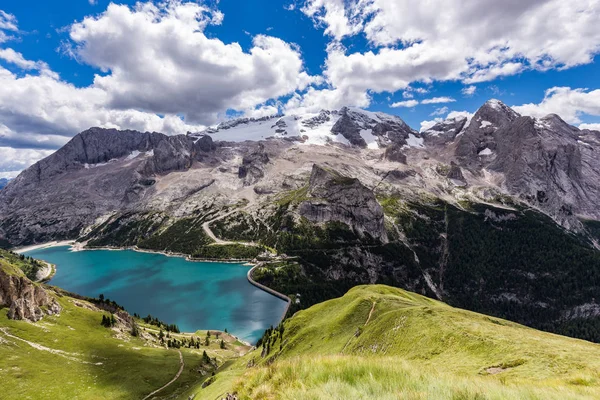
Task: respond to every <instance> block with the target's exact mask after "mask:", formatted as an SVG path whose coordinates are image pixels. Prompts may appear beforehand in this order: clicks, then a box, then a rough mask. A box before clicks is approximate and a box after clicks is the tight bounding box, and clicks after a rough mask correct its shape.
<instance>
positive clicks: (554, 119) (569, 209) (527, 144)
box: [489, 115, 600, 228]
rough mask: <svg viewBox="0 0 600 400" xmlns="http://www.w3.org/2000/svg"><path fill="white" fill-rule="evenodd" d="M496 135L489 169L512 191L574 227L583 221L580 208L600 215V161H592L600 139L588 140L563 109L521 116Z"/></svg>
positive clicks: (590, 214) (586, 213)
mask: <svg viewBox="0 0 600 400" xmlns="http://www.w3.org/2000/svg"><path fill="white" fill-rule="evenodd" d="M494 137H495V142H496V144H497V147H496V149H495V150H496V151H495V153H496V155H495V157H494V160H493V161H492V162H491V163H490V165H489V169H490V170H492V171H497V172H501V173H502V174H503V175H504V178H505V180H504V186H505V187H506V188H507V189H508V191H509V192H510V193H511V194H514V195H517V196H520V197H521V198H524V199H525V200H526V201H527V202H528V203H530V204H532V205H535V206H536V207H538V208H540V209H542V210H544V211H545V212H547V213H548V214H550V215H551V216H552V217H554V218H555V219H556V220H557V221H559V222H560V223H561V224H562V225H563V226H565V227H568V228H576V227H577V226H578V221H577V218H575V217H574V215H575V214H577V215H579V216H583V217H585V218H591V219H598V218H600V174H599V173H598V172H599V171H598V168H597V166H596V165H597V163H596V162H593V161H592V162H590V161H591V158H592V154H594V152H595V151H597V150H600V147H598V146H597V143H594V142H593V141H592V140H589V138H588V140H589V143H588V142H585V141H583V140H582V138H581V135H580V131H579V130H578V129H577V128H574V127H572V126H570V125H568V124H567V123H566V122H564V121H563V120H562V119H561V118H560V117H558V116H557V115H549V116H547V117H545V118H542V119H533V118H530V117H519V118H517V119H516V120H514V121H512V122H511V123H510V124H506V125H504V126H503V127H501V128H500V129H498V130H497V131H496V132H495V134H494ZM584 154H585V156H584ZM584 158H585V159H586V160H587V162H584Z"/></svg>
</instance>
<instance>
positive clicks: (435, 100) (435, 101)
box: [390, 92, 456, 115]
mask: <svg viewBox="0 0 600 400" xmlns="http://www.w3.org/2000/svg"><path fill="white" fill-rule="evenodd" d="M406 93H407V92H404V98H410V97H407V96H406V95H405V94H406ZM408 94H409V95H410V92H408ZM455 101H456V100H455V99H453V98H452V97H446V96H444V97H432V98H431V99H424V100H421V101H419V100H414V99H413V100H405V101H399V102H397V103H393V104H391V105H390V107H394V108H398V107H409V108H410V107H415V106H417V105H419V104H441V103H453V102H455ZM439 110H445V111H442V112H441V113H440V114H435V112H438V111H439ZM447 112H448V107H442V108H438V109H437V110H436V111H434V114H431V115H441V114H445V113H447Z"/></svg>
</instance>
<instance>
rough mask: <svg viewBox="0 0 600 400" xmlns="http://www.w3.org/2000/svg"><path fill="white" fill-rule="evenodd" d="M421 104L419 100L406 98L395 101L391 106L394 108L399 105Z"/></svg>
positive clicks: (412, 105) (411, 105) (408, 106)
mask: <svg viewBox="0 0 600 400" xmlns="http://www.w3.org/2000/svg"><path fill="white" fill-rule="evenodd" d="M417 105H419V102H418V101H417V100H406V101H399V102H397V103H393V104H392V105H390V107H393V108H398V107H407V108H410V107H415V106H417Z"/></svg>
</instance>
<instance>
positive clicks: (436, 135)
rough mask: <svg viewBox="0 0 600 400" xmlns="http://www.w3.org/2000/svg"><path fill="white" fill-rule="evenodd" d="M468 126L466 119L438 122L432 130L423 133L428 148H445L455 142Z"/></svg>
mask: <svg viewBox="0 0 600 400" xmlns="http://www.w3.org/2000/svg"><path fill="white" fill-rule="evenodd" d="M466 125H467V118H466V117H459V118H450V119H447V120H445V121H442V122H438V123H437V124H435V125H434V126H432V127H431V128H429V129H427V130H426V131H424V132H422V133H421V136H423V139H424V141H425V145H427V146H445V145H447V144H448V143H451V142H452V141H454V139H455V138H456V136H457V135H458V134H459V133H461V132H462V130H463V129H464V127H465V126H466Z"/></svg>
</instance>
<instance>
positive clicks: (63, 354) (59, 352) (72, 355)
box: [0, 328, 102, 365]
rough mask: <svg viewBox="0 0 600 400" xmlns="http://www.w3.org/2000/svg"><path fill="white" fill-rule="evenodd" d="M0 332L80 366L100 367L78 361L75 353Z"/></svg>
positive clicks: (99, 363) (6, 332) (6, 331)
mask: <svg viewBox="0 0 600 400" xmlns="http://www.w3.org/2000/svg"><path fill="white" fill-rule="evenodd" d="M0 332H2V334H3V335H4V336H6V337H7V338H11V339H15V340H19V341H21V342H23V343H27V344H28V345H29V346H31V347H33V348H34V349H36V350H40V351H47V352H49V353H52V354H55V355H57V356H60V357H64V358H66V359H67V360H71V361H75V362H78V363H81V364H89V365H102V363H101V362H97V363H92V362H89V361H83V360H80V359H79V358H77V357H76V356H78V355H79V354H77V353H69V352H66V351H63V350H56V349H51V348H50V347H46V346H43V345H41V344H39V343H35V342H30V341H29V340H25V339H22V338H20V337H18V336H15V335H11V334H10V333H8V329H7V328H0Z"/></svg>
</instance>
